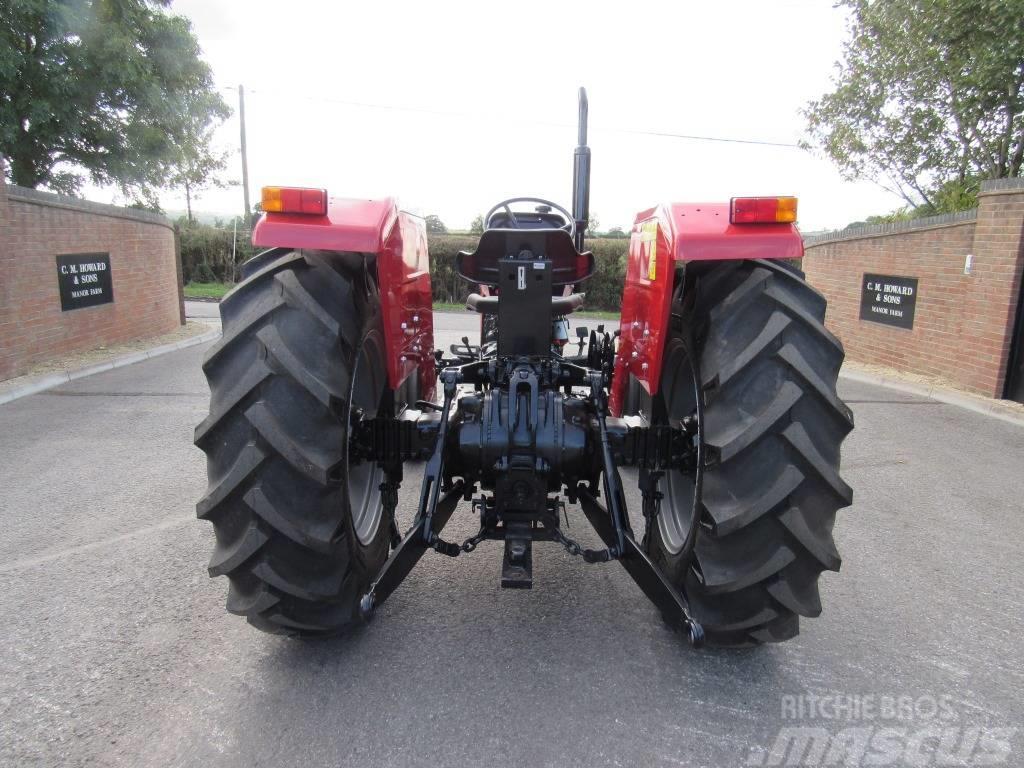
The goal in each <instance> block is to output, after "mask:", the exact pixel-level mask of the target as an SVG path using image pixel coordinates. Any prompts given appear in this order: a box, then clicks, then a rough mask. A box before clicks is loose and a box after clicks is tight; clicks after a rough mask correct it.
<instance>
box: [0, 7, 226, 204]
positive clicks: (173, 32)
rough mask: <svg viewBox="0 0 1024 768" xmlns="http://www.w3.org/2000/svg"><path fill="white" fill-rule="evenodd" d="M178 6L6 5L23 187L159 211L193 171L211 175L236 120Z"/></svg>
mask: <svg viewBox="0 0 1024 768" xmlns="http://www.w3.org/2000/svg"><path fill="white" fill-rule="evenodd" d="M168 5H169V0H0V156H3V158H4V159H5V160H6V161H7V165H8V168H9V173H10V177H11V179H12V180H13V181H14V183H16V184H20V185H22V186H26V187H39V186H45V187H48V188H50V189H52V190H54V191H56V192H63V193H66V194H74V193H75V192H76V191H77V190H78V189H79V188H80V187H81V185H82V184H83V183H84V182H85V180H86V178H88V179H90V180H91V181H92V182H93V183H96V184H101V185H102V184H116V185H118V186H119V187H120V188H121V189H122V191H123V192H124V193H125V194H126V195H129V196H131V197H133V198H135V199H140V198H142V199H145V200H146V201H147V202H149V203H151V204H152V203H155V201H156V190H158V189H161V188H165V187H166V186H167V185H168V184H169V183H175V180H176V177H177V174H178V173H179V172H180V171H181V169H182V168H185V167H190V166H191V167H192V171H189V174H190V175H191V176H192V178H193V179H195V178H197V174H199V175H201V169H202V168H203V167H208V165H209V164H208V163H207V162H206V161H205V159H204V158H209V157H210V151H209V139H210V131H211V128H212V126H213V125H215V124H216V123H218V122H220V121H222V120H223V119H224V118H225V117H227V115H228V114H229V110H228V107H227V105H226V104H225V103H224V101H223V99H221V98H220V96H219V95H217V93H216V92H215V91H214V89H213V78H212V75H211V73H210V68H209V67H208V66H207V65H206V64H205V63H204V62H203V61H202V60H201V59H200V49H199V44H198V42H197V41H196V38H195V35H194V34H193V33H192V28H191V25H190V24H189V22H188V20H187V19H184V18H182V17H181V16H175V15H171V14H169V13H166V12H165V11H164V10H163V9H164V8H166V7H167V6H168ZM191 183H193V184H194V183H196V182H195V181H192V182H191Z"/></svg>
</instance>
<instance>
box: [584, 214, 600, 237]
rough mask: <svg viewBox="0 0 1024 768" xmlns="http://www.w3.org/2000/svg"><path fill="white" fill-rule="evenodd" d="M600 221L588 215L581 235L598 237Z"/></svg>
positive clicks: (592, 215)
mask: <svg viewBox="0 0 1024 768" xmlns="http://www.w3.org/2000/svg"><path fill="white" fill-rule="evenodd" d="M600 228H601V221H600V219H598V218H597V216H595V215H594V214H590V218H589V219H587V228H586V230H585V231H584V233H583V234H585V235H586V236H587V237H597V236H598V235H600V234H601V233H600V231H599V230H600Z"/></svg>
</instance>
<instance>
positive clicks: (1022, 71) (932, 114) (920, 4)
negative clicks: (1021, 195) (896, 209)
mask: <svg viewBox="0 0 1024 768" xmlns="http://www.w3.org/2000/svg"><path fill="white" fill-rule="evenodd" d="M840 2H841V4H842V5H844V6H846V7H848V8H849V9H850V30H849V31H850V37H849V40H848V41H847V43H846V44H845V46H844V52H843V60H842V61H841V62H840V63H839V64H838V65H837V66H838V76H837V78H836V79H835V89H834V90H833V91H831V92H830V93H827V94H825V95H824V96H823V97H822V98H821V99H819V100H818V101H814V102H811V103H810V104H809V105H808V107H807V110H806V112H805V114H806V117H807V119H808V133H809V137H810V140H811V143H813V144H816V145H818V146H820V147H821V148H822V149H824V151H825V152H826V154H827V155H829V156H830V157H831V158H832V160H833V161H834V162H835V163H836V164H837V165H838V166H839V168H840V170H841V172H842V173H843V175H844V176H845V177H846V178H849V179H871V180H874V181H876V182H877V183H879V184H881V185H882V186H884V187H885V188H887V189H889V190H890V191H893V192H895V193H897V194H899V195H900V196H901V197H902V198H903V199H904V200H906V201H907V204H908V206H910V208H911V209H912V210H914V211H915V212H916V213H918V214H927V213H942V212H945V211H951V210H962V208H963V207H971V205H972V204H973V202H972V201H973V200H974V198H975V196H976V194H977V187H978V182H979V181H980V180H982V179H993V178H1004V177H1015V176H1020V175H1021V165H1022V161H1024V0H885V1H884V2H882V1H881V0H840Z"/></svg>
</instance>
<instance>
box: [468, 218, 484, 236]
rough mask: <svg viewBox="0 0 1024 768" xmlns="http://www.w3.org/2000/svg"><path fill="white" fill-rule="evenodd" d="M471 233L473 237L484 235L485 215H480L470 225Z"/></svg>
mask: <svg viewBox="0 0 1024 768" xmlns="http://www.w3.org/2000/svg"><path fill="white" fill-rule="evenodd" d="M469 233H470V234H471V235H482V234H483V233H484V215H483V214H482V213H478V214H477V215H476V217H475V218H474V219H473V221H472V223H471V224H470V225H469Z"/></svg>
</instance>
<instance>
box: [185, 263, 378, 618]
mask: <svg viewBox="0 0 1024 768" xmlns="http://www.w3.org/2000/svg"><path fill="white" fill-rule="evenodd" d="M259 266H261V267H262V268H260V269H259V270H258V271H256V272H255V273H254V274H250V275H249V276H248V277H247V278H246V279H245V281H244V282H242V283H241V284H240V285H239V286H238V287H237V288H235V289H234V290H233V291H232V292H231V293H230V294H228V295H227V296H226V297H225V298H224V300H223V301H222V302H221V305H220V311H221V318H222V320H223V335H222V337H221V339H220V341H219V342H218V343H217V344H216V345H214V346H213V347H212V348H211V349H210V351H209V353H208V354H207V355H206V359H205V361H204V363H203V370H204V372H205V373H206V377H207V380H208V381H209V385H210V392H211V397H210V415H209V417H208V418H206V419H205V420H204V421H203V422H202V423H201V424H200V425H199V426H198V427H196V432H195V441H196V445H197V446H199V447H200V448H201V449H202V450H203V451H204V452H205V453H206V457H207V467H208V475H209V487H208V490H207V493H206V495H205V496H204V497H203V498H202V499H201V500H200V501H199V503H198V505H197V513H198V516H199V517H200V518H201V519H204V520H209V521H210V522H211V523H213V528H214V532H215V535H216V540H217V541H216V547H215V549H214V552H213V557H212V558H211V560H210V565H209V572H210V575H211V576H221V575H223V576H227V577H228V581H229V587H228V597H227V608H228V611H230V612H231V613H235V614H238V615H241V616H245V617H246V618H247V619H248V621H249V623H250V624H252V625H253V626H255V627H257V628H259V629H261V630H264V631H266V632H272V633H275V634H287V635H302V636H320V635H331V634H335V633H337V632H340V631H342V630H344V629H346V628H347V627H349V626H350V625H352V624H354V623H355V622H357V621H358V616H359V610H358V603H359V597H360V596H361V595H362V594H363V593H364V592H365V591H366V589H367V587H368V585H369V582H370V579H371V578H372V576H373V575H374V574H375V573H376V571H377V570H378V569H379V568H380V566H381V565H382V564H383V563H384V561H385V559H386V558H387V555H388V550H389V543H390V528H391V520H390V518H389V517H388V515H387V514H386V512H385V510H384V507H383V505H382V502H381V494H380V484H381V482H382V476H381V472H380V470H379V468H378V467H377V465H376V464H373V463H362V464H357V463H353V464H352V465H351V466H350V465H349V462H348V434H349V428H348V426H349V424H350V423H351V418H352V417H353V416H354V415H355V413H356V409H358V410H359V411H361V412H362V413H363V414H365V415H367V416H371V417H372V416H373V415H375V413H376V412H377V409H378V408H380V407H384V406H383V404H384V403H389V404H390V403H391V402H392V401H393V397H391V396H390V394H389V393H387V391H386V387H387V384H386V375H385V359H384V339H383V331H382V325H381V312H380V301H379V298H378V293H377V288H376V286H375V284H374V281H373V279H372V278H371V276H370V274H369V271H368V270H367V268H366V267H365V266H364V264H363V263H362V259H361V258H358V257H355V256H353V257H345V256H342V255H336V256H326V255H319V254H311V253H298V252H296V253H284V254H283V255H280V256H279V257H278V258H276V260H272V261H270V263H268V264H263V265H259Z"/></svg>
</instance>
